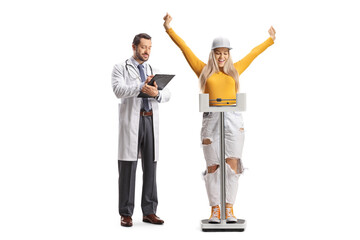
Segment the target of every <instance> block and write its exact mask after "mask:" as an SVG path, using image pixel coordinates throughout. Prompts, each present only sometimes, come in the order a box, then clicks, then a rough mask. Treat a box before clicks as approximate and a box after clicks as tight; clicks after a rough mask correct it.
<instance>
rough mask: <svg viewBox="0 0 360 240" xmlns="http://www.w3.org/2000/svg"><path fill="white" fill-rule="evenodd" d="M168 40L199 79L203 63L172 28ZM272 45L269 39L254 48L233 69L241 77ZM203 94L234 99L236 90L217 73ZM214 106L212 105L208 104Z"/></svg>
mask: <svg viewBox="0 0 360 240" xmlns="http://www.w3.org/2000/svg"><path fill="white" fill-rule="evenodd" d="M166 32H167V33H168V34H169V36H170V38H171V39H172V40H173V41H174V43H175V44H176V45H177V46H178V47H179V48H180V49H181V51H182V52H183V54H184V56H185V58H186V60H187V62H188V63H189V65H190V67H191V68H192V70H193V71H194V72H195V74H196V75H197V77H200V74H201V72H202V70H203V68H204V67H205V65H206V64H205V63H203V62H202V61H201V60H200V59H199V58H197V57H196V56H195V54H194V53H193V52H192V51H191V49H190V48H189V47H188V46H187V45H186V43H185V42H184V41H183V40H182V39H181V38H180V37H179V36H178V35H177V34H176V33H175V32H174V30H173V29H172V28H170V29H169V30H167V31H166ZM272 44H274V41H273V40H272V38H271V37H269V38H268V39H267V40H266V41H265V42H263V43H262V44H260V45H259V46H257V47H255V48H254V49H253V50H251V52H250V53H249V54H248V55H246V56H245V57H244V58H243V59H241V60H240V61H238V62H236V63H234V67H235V69H236V70H237V72H238V73H239V75H241V74H242V73H243V72H244V71H245V69H246V68H247V67H248V66H249V65H250V64H251V62H252V61H253V60H254V59H255V58H256V57H257V56H258V55H259V54H260V53H262V52H263V51H265V49H267V48H268V47H269V46H271V45H272ZM204 93H208V94H209V99H210V100H212V99H217V98H221V99H236V88H235V80H234V79H233V78H232V77H231V76H229V75H227V74H225V73H223V72H221V71H220V72H217V73H214V74H213V75H211V76H210V77H209V78H208V79H207V80H206V85H205V91H204ZM234 103H236V102H234V101H229V102H228V104H234ZM226 104H227V103H225V104H216V105H226ZM210 105H214V104H210Z"/></svg>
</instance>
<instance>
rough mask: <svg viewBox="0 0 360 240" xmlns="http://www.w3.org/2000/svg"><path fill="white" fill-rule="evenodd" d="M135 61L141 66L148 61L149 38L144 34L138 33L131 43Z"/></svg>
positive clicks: (149, 50)
mask: <svg viewBox="0 0 360 240" xmlns="http://www.w3.org/2000/svg"><path fill="white" fill-rule="evenodd" d="M132 49H133V52H134V55H133V57H134V58H135V60H136V61H137V62H138V63H140V64H142V63H144V62H145V61H147V60H149V57H150V52H151V37H150V36H149V35H148V34H146V33H140V34H138V35H136V36H135V37H134V40H133V43H132Z"/></svg>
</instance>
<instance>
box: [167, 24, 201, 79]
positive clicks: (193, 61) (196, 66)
mask: <svg viewBox="0 0 360 240" xmlns="http://www.w3.org/2000/svg"><path fill="white" fill-rule="evenodd" d="M166 32H167V34H168V35H169V36H170V38H171V39H172V40H173V42H174V43H175V44H176V45H177V46H178V47H179V48H180V50H181V51H182V53H183V54H184V56H185V58H186V61H187V62H188V63H189V65H190V67H191V68H192V70H193V71H194V72H195V74H196V75H197V76H198V77H200V74H201V71H202V70H203V68H204V66H205V65H206V64H205V63H204V62H202V61H201V60H200V59H199V58H198V57H196V56H195V54H194V53H193V52H192V51H191V49H190V48H189V47H188V46H187V45H186V43H185V42H184V40H182V39H181V38H180V37H179V36H178V35H177V34H176V33H175V32H174V30H173V29H172V28H170V29H168V30H166Z"/></svg>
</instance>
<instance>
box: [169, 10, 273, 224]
mask: <svg viewBox="0 0 360 240" xmlns="http://www.w3.org/2000/svg"><path fill="white" fill-rule="evenodd" d="M171 21H172V17H171V16H170V15H169V14H166V16H165V17H164V27H165V30H166V32H167V34H168V35H169V36H170V38H171V39H172V40H173V41H174V43H175V44H176V45H177V46H178V47H179V48H180V49H181V51H182V52H183V54H184V56H185V58H186V60H187V62H188V63H189V65H190V67H191V68H192V70H193V71H194V72H195V74H196V75H197V77H198V78H199V80H200V87H201V91H202V92H203V93H208V94H209V99H210V101H211V100H213V99H219V98H221V99H227V100H226V101H221V102H217V101H213V103H212V104H211V105H215V104H216V105H227V104H234V103H236V100H235V99H236V93H237V92H239V75H241V74H242V73H243V72H244V71H245V69H246V68H247V67H248V66H249V65H250V64H251V62H252V61H253V60H254V59H255V58H256V57H257V56H258V55H259V54H260V53H262V52H263V51H264V50H265V49H267V48H268V47H269V46H271V45H272V44H273V43H274V40H275V29H274V28H273V27H271V28H270V29H269V31H268V32H269V34H270V37H269V38H268V39H267V40H266V41H265V42H263V43H262V44H260V45H259V46H257V47H256V48H254V49H253V50H252V51H251V52H250V53H249V54H248V55H247V56H245V57H244V58H243V59H241V60H240V61H238V62H236V63H233V61H232V59H231V56H230V49H231V47H230V42H229V40H228V39H226V38H215V39H214V40H213V44H212V48H211V51H210V55H209V60H208V64H205V63H203V62H202V61H201V60H199V59H198V58H197V57H196V56H195V54H194V53H193V52H192V51H191V50H190V48H189V47H188V46H187V45H186V44H185V42H184V41H183V40H182V39H181V38H180V37H179V36H178V35H177V34H176V33H175V32H174V30H173V29H172V28H171V27H170V22H171ZM232 99H233V100H232ZM219 121H220V114H219V113H216V112H208V113H204V115H203V123H202V129H201V140H202V143H203V151H204V157H205V160H206V165H207V169H206V171H205V177H204V179H205V186H206V190H207V194H208V198H209V203H210V206H211V216H210V219H209V222H210V223H220V207H219V205H220V172H219V169H218V168H219V164H220V149H219V141H220V139H219ZM225 145H226V148H225V158H226V163H227V164H226V181H225V182H226V183H225V186H226V222H228V223H231V222H236V221H237V219H236V217H235V216H234V212H233V204H234V202H235V198H236V194H237V189H238V178H239V176H240V174H241V173H242V172H243V169H244V168H243V165H242V161H241V155H242V149H243V145H244V124H243V118H242V115H241V113H240V112H226V113H225Z"/></svg>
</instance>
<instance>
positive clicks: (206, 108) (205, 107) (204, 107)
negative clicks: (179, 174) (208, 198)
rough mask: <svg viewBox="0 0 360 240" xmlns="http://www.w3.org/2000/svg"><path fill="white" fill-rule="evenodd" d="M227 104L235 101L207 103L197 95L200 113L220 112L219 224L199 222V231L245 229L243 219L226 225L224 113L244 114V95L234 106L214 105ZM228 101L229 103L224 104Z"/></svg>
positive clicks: (205, 95) (206, 220)
mask: <svg viewBox="0 0 360 240" xmlns="http://www.w3.org/2000/svg"><path fill="white" fill-rule="evenodd" d="M223 101H225V103H227V104H229V102H235V99H220V98H218V99H214V100H210V101H209V94H199V111H200V112H220V157H221V159H220V160H221V161H220V193H221V202H220V203H221V204H220V212H221V215H220V219H221V220H220V223H209V222H208V219H203V220H201V229H202V231H204V232H243V231H245V228H246V221H245V220H244V219H238V220H237V222H236V223H226V217H225V203H226V192H225V174H226V172H225V122H224V113H225V112H235V111H236V112H244V111H245V109H246V94H245V93H237V94H236V105H216V103H221V104H223ZM226 101H229V102H226ZM209 102H212V104H213V105H214V106H210V105H209Z"/></svg>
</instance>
